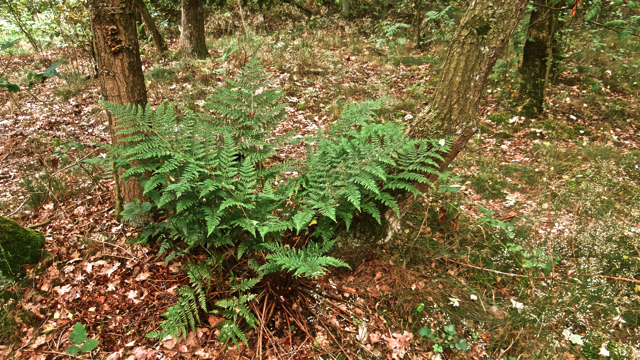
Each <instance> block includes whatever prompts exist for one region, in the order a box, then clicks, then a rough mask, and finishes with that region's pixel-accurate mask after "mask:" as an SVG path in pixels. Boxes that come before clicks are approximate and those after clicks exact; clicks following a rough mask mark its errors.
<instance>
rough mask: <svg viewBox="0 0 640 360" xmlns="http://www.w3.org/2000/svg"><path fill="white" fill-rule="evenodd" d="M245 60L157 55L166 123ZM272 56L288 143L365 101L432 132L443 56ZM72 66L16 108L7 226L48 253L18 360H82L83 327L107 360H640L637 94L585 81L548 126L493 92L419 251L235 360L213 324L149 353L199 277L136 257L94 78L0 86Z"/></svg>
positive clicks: (279, 328) (283, 320)
mask: <svg viewBox="0 0 640 360" xmlns="http://www.w3.org/2000/svg"><path fill="white" fill-rule="evenodd" d="M232 40H233V39H231V38H230V39H226V40H218V41H216V42H214V44H213V46H212V47H211V48H212V50H211V51H210V54H211V59H209V60H206V61H181V60H175V59H173V58H174V57H172V56H173V55H170V56H169V57H168V58H166V59H161V58H159V57H158V56H157V55H155V54H154V53H153V50H152V49H151V48H149V47H146V46H145V47H144V48H143V51H142V53H143V66H144V70H145V73H146V75H145V76H146V78H147V87H148V94H149V103H150V104H151V105H154V106H155V105H158V104H160V103H163V102H167V101H173V102H176V103H178V104H180V105H183V106H186V107H189V108H192V109H198V108H199V106H200V105H201V104H202V103H203V101H204V100H205V99H206V97H207V95H208V94H210V93H211V91H212V89H213V88H215V87H216V86H221V85H223V83H224V81H225V79H227V78H229V77H230V76H232V75H233V74H235V73H237V68H239V67H241V66H242V64H243V63H244V62H246V60H247V55H246V53H247V51H244V52H243V51H241V50H238V51H236V52H233V53H231V55H229V56H226V55H225V51H224V47H225V44H226V45H227V46H228V44H229V43H231V42H232ZM225 41H226V42H225ZM254 41H255V42H262V43H264V44H266V45H264V46H263V47H262V48H261V49H260V52H259V54H258V57H259V58H260V60H261V61H262V63H263V64H264V66H265V67H266V68H267V70H268V71H269V72H271V73H273V76H272V78H273V80H274V81H275V82H276V84H277V85H279V86H281V88H282V89H283V90H284V91H285V92H286V96H285V100H286V101H287V102H288V103H289V106H288V107H287V108H286V109H287V117H286V121H285V122H283V124H282V125H281V127H280V128H279V129H278V132H287V131H295V132H296V134H297V135H309V134H313V133H315V132H316V131H317V130H318V129H325V128H327V127H328V126H330V125H331V123H332V122H333V121H335V120H336V119H337V117H339V115H340V113H341V110H342V108H343V107H344V105H345V104H346V103H348V102H350V101H363V100H366V99H372V98H379V97H388V100H387V102H386V103H385V104H384V105H383V108H381V109H380V110H379V111H378V116H379V120H380V121H401V122H402V121H406V119H408V118H409V117H411V116H416V115H417V114H418V113H419V112H420V110H421V109H422V108H423V107H424V103H423V102H424V101H427V100H426V99H428V96H429V95H430V94H432V93H433V89H434V88H435V81H436V79H437V71H436V69H437V66H438V63H439V61H441V60H440V58H441V56H442V54H441V53H438V52H437V51H436V50H437V49H433V50H432V51H429V52H421V51H418V50H416V49H413V48H411V47H410V46H407V47H403V48H402V49H397V50H396V51H394V52H393V53H392V52H390V51H389V52H386V51H383V52H381V51H380V50H378V49H376V48H375V43H370V42H367V41H366V39H364V38H362V37H360V36H359V35H357V34H355V33H351V34H347V33H342V34H329V33H327V34H320V33H318V34H303V33H296V32H291V33H288V34H287V35H282V36H280V35H276V36H259V35H256V39H254ZM169 43H170V47H171V48H172V49H173V51H172V54H175V53H176V52H175V49H176V48H177V43H176V42H175V41H169ZM236 45H237V46H238V47H240V49H242V46H251V44H249V43H248V41H246V40H245V41H244V42H241V41H240V40H237V39H236ZM57 61H60V62H62V65H61V66H60V67H59V68H58V71H59V72H60V73H61V74H62V77H61V78H52V79H49V80H47V81H46V82H44V83H41V84H36V85H35V86H34V87H33V89H31V90H24V91H21V92H19V93H7V92H1V93H0V215H3V216H10V217H11V218H13V219H15V220H17V221H18V222H20V223H21V224H22V225H24V226H28V225H31V226H33V225H38V227H37V229H38V230H39V231H41V232H42V233H43V234H44V235H45V237H46V245H45V249H44V251H43V255H42V260H41V262H40V263H39V264H37V265H35V266H32V267H30V268H28V269H27V273H28V275H29V276H28V277H27V278H26V279H25V280H23V281H19V282H11V283H5V284H4V285H3V286H4V290H3V292H2V293H1V297H0V301H2V313H0V320H1V325H2V330H0V339H2V345H0V357H2V358H15V359H54V358H64V357H65V356H66V355H64V352H65V349H66V348H67V346H69V345H70V344H71V343H70V340H69V333H70V332H71V330H72V328H73V325H74V324H75V323H76V322H80V323H81V324H83V325H84V326H85V327H86V328H87V332H88V337H89V338H93V339H97V340H98V341H99V345H98V348H97V350H96V351H94V353H93V354H92V358H99V359H104V358H106V359H121V358H122V359H158V358H165V359H179V358H185V359H187V358H228V359H252V358H256V357H260V358H266V359H306V358H314V357H315V358H325V359H329V358H331V359H336V358H339V359H344V358H371V359H374V358H388V359H391V358H394V359H395V358H403V357H404V358H405V359H406V358H411V359H481V358H485V359H486V358H488V359H530V358H531V359H533V358H541V359H542V358H545V359H548V358H555V359H599V358H602V359H605V358H615V359H627V358H632V357H635V358H640V355H639V353H638V351H639V349H640V281H638V280H635V282H634V279H639V278H640V272H639V269H640V240H639V237H640V236H639V234H640V206H638V205H639V204H640V169H638V166H639V165H640V115H639V111H640V108H639V103H638V102H637V99H636V95H637V90H635V93H634V92H633V91H632V90H629V89H622V88H618V89H616V87H615V86H611V87H610V88H606V87H601V88H599V89H596V90H594V89H592V88H591V86H590V85H589V86H588V85H587V84H586V83H585V81H584V80H585V78H584V76H582V77H581V76H580V74H579V73H578V74H576V73H575V72H571V71H569V70H567V71H564V72H562V73H561V74H560V75H559V76H558V77H557V79H555V82H554V83H553V84H552V85H551V86H550V90H549V92H548V94H547V96H548V101H547V104H546V105H547V110H546V111H545V114H544V115H543V116H542V117H541V118H540V119H535V120H534V119H524V118H520V117H518V116H516V115H515V113H516V109H515V108H514V107H513V106H512V104H513V100H512V99H513V96H514V90H513V87H514V86H515V85H514V84H515V81H514V80H513V79H510V78H509V75H508V72H507V74H506V75H502V76H501V77H497V78H492V79H491V81H490V86H489V89H488V90H489V91H488V92H487V93H486V96H485V98H484V100H483V102H482V106H481V108H480V109H479V113H480V115H481V116H482V119H483V120H482V121H483V126H482V128H481V132H480V133H479V134H478V135H477V136H476V137H474V139H473V140H472V141H471V142H470V144H469V145H468V147H467V150H466V151H465V153H464V154H462V155H461V156H460V157H459V158H458V159H457V160H456V161H455V163H454V166H453V169H452V170H451V173H450V174H449V175H448V178H447V180H446V181H442V182H441V183H439V184H438V186H437V187H436V189H434V191H433V192H432V193H430V194H427V196H426V197H425V199H424V201H423V205H422V206H420V207H417V208H415V209H414V211H413V212H412V213H411V214H409V215H408V216H407V217H406V219H405V223H404V227H403V229H404V230H403V232H402V234H401V235H400V236H399V237H398V238H397V239H395V240H394V241H393V242H391V243H390V244H387V246H385V247H380V248H378V249H375V250H371V251H368V252H367V253H364V254H363V253H360V254H357V255H353V257H354V258H353V259H347V260H348V261H350V263H351V264H354V266H353V271H347V272H345V271H340V272H336V273H331V274H329V275H327V276H325V277H322V278H320V279H319V280H318V281H316V282H314V283H312V284H311V283H310V284H307V285H308V287H309V288H313V289H315V292H316V293H317V294H321V295H322V296H320V297H318V298H316V300H315V301H316V302H317V303H316V304H314V308H316V309H318V312H319V313H320V314H316V315H317V316H316V319H315V321H310V322H309V323H308V324H301V325H299V324H294V323H293V321H294V320H293V317H292V316H291V314H289V313H285V312H281V313H280V312H279V313H277V314H273V316H271V321H270V323H269V324H265V326H266V328H268V331H265V332H264V334H265V337H264V338H263V339H260V340H261V345H260V346H257V345H255V344H257V341H258V340H257V335H256V333H255V332H249V333H248V338H249V344H251V345H253V346H251V347H249V348H247V347H245V346H244V345H242V344H241V345H239V346H231V347H230V348H229V350H227V351H226V352H223V347H224V344H222V343H220V342H218V341H217V340H216V338H217V334H218V332H219V330H218V329H217V328H216V327H215V325H216V324H218V323H219V322H220V321H221V318H219V317H217V316H215V315H211V314H208V315H203V316H202V317H201V320H202V322H201V323H200V324H199V325H198V329H197V331H196V332H195V333H193V334H190V335H189V336H188V337H187V338H186V339H182V338H181V339H179V340H178V341H176V340H175V339H165V340H164V341H160V342H157V341H154V340H151V339H148V338H146V337H145V334H147V333H149V332H150V331H153V330H155V329H157V328H158V327H159V323H160V321H161V320H162V317H161V314H163V313H164V312H165V311H166V309H167V308H168V307H169V306H172V305H173V304H174V303H175V301H176V288H177V287H179V286H188V285H189V279H188V277H187V275H186V274H185V272H184V270H183V265H184V263H185V262H186V261H188V259H184V258H178V259H174V260H171V261H170V262H169V263H168V264H165V262H164V261H163V260H164V256H163V257H157V256H156V254H157V251H158V246H157V245H155V246H154V245H144V246H143V245H130V244H127V241H128V240H130V239H132V238H133V237H134V236H136V234H137V233H138V232H139V231H140V229H134V228H128V227H126V226H122V225H121V224H119V223H118V222H117V221H116V220H115V219H114V209H113V203H114V202H113V198H114V196H113V193H114V189H113V184H114V182H113V179H112V177H111V176H109V175H110V171H109V169H108V168H105V167H101V166H100V163H99V162H98V163H95V164H89V163H84V162H83V160H86V159H95V158H97V159H100V158H101V157H104V156H105V154H104V153H105V150H104V148H103V147H101V146H100V144H108V143H109V142H110V136H109V132H108V127H107V120H106V117H105V115H104V114H103V108H102V106H101V105H100V104H99V95H98V94H99V91H98V84H97V82H96V81H94V80H91V79H88V78H87V75H90V74H91V73H92V66H91V64H90V63H89V60H88V59H87V58H86V57H84V56H79V55H78V54H76V53H75V52H74V51H73V50H67V51H62V50H53V51H47V52H43V53H40V54H26V55H19V56H6V57H3V58H0V68H4V69H7V70H6V71H5V75H7V76H8V77H10V78H13V79H15V80H16V81H18V80H20V81H23V80H24V78H25V76H26V74H27V69H28V70H34V71H38V70H41V69H45V68H47V67H48V66H49V65H51V63H54V62H57ZM222 68H224V69H225V72H224V73H216V72H215V70H218V69H222ZM612 85H614V83H613V82H612ZM281 156H282V157H283V158H287V157H299V156H304V148H302V147H301V146H294V145H288V146H287V147H285V148H283V149H282V153H281ZM355 253H358V251H355ZM550 255H551V256H550ZM222 287H224V286H222ZM310 299H311V298H310ZM310 301H311V300H310ZM299 306H303V305H302V304H300V305H299ZM291 311H292V312H295V311H297V310H296V309H295V306H294V308H293V309H291ZM425 329H428V330H429V331H426V330H425ZM306 331H309V333H310V334H306V333H305V332H306ZM605 354H609V355H606V356H605ZM85 358H86V356H85Z"/></svg>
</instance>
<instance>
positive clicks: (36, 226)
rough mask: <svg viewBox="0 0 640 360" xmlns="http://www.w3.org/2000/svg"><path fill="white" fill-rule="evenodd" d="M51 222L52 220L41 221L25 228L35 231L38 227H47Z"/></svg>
mask: <svg viewBox="0 0 640 360" xmlns="http://www.w3.org/2000/svg"><path fill="white" fill-rule="evenodd" d="M51 221H53V218H51V219H49V220H45V221H43V222H41V223H39V224H33V225H29V226H27V228H29V229H37V228H39V227H43V226H47V225H49V224H50V223H51Z"/></svg>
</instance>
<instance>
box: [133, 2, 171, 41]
mask: <svg viewBox="0 0 640 360" xmlns="http://www.w3.org/2000/svg"><path fill="white" fill-rule="evenodd" d="M135 4H136V7H137V8H138V11H139V12H140V15H142V20H144V25H145V27H146V28H147V31H149V32H150V33H151V37H152V38H153V44H154V45H155V47H156V49H158V51H159V52H160V53H164V52H166V51H167V43H166V42H165V41H164V38H163V37H162V34H160V31H158V28H157V27H156V22H155V21H154V20H153V18H152V17H151V14H149V10H148V9H147V5H145V3H144V1H143V0H135Z"/></svg>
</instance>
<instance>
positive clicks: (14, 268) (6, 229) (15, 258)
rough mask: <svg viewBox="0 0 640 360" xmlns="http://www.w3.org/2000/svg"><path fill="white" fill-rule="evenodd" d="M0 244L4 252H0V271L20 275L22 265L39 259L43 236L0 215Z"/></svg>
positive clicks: (7, 274) (8, 274) (9, 274)
mask: <svg viewBox="0 0 640 360" xmlns="http://www.w3.org/2000/svg"><path fill="white" fill-rule="evenodd" d="M0 246H1V247H2V249H1V250H0V251H2V252H3V253H4V254H0V271H2V273H3V274H5V275H6V276H11V275H12V274H13V275H20V274H22V273H23V271H22V265H24V264H34V263H36V262H38V260H40V251H41V250H42V248H43V247H44V236H42V234H41V233H39V232H38V231H35V230H30V229H25V228H23V227H22V226H20V224H18V223H17V222H15V221H13V220H11V219H7V218H4V217H2V216H0ZM7 263H8V266H7ZM9 268H10V269H9ZM9 270H10V271H9Z"/></svg>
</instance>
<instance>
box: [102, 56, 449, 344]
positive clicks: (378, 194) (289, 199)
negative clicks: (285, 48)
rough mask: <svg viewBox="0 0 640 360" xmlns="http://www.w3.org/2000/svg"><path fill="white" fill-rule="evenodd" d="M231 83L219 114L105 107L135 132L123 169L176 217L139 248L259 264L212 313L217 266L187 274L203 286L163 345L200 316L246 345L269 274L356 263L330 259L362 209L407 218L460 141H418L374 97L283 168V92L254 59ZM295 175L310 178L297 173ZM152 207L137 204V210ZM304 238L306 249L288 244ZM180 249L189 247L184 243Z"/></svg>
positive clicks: (167, 326) (172, 322)
mask: <svg viewBox="0 0 640 360" xmlns="http://www.w3.org/2000/svg"><path fill="white" fill-rule="evenodd" d="M228 82H229V85H230V88H223V87H221V88H218V89H217V90H216V91H215V92H214V93H213V94H212V95H211V97H210V102H208V103H207V104H206V108H207V109H208V110H209V111H210V113H209V114H206V113H205V114H198V113H194V112H192V111H189V110H188V109H183V111H184V115H182V116H180V117H179V116H178V115H177V114H176V112H175V111H174V108H173V106H171V105H167V104H163V105H161V106H159V107H158V108H157V109H156V110H152V109H151V107H150V106H147V107H146V108H141V107H137V108H136V107H133V106H127V105H125V106H118V105H114V104H109V103H105V106H106V107H107V108H108V109H109V111H111V113H112V114H113V115H114V116H115V118H116V125H117V128H116V129H117V131H118V133H119V134H120V135H122V136H124V139H123V141H122V142H121V144H123V145H121V146H114V147H113V148H112V149H111V154H112V156H113V157H115V158H116V159H115V164H116V168H124V169H125V171H124V172H123V174H122V175H121V177H122V178H124V179H132V178H135V179H137V181H138V182H139V184H140V185H141V186H142V187H143V189H144V194H145V196H147V197H148V199H149V200H150V204H152V205H153V207H154V208H155V211H156V213H157V214H158V215H159V216H160V217H161V218H165V219H166V220H165V221H161V222H158V223H156V224H152V225H149V226H147V227H146V228H145V229H144V230H143V232H142V233H141V234H140V235H139V237H138V241H140V242H146V241H148V240H149V239H155V240H157V241H159V242H160V243H161V247H160V251H159V255H161V254H163V253H164V252H166V251H169V250H171V251H169V255H168V256H167V258H166V259H165V260H166V261H169V260H170V259H171V258H172V257H174V256H179V255H180V254H183V253H186V252H188V251H190V250H191V249H193V248H195V247H204V248H205V249H207V251H209V252H210V253H211V254H214V255H215V254H219V253H220V251H222V250H224V249H229V248H233V249H235V251H236V252H235V254H236V257H237V260H238V261H240V260H241V259H243V258H245V257H246V258H248V260H249V261H248V264H249V265H250V267H251V269H252V270H251V271H252V272H253V275H252V276H253V277H256V279H254V280H251V281H249V280H243V281H244V282H243V281H240V282H239V283H238V284H239V285H237V284H236V285H237V286H236V290H235V292H236V293H237V295H234V297H233V298H229V299H226V300H222V301H218V302H217V303H215V307H208V306H207V303H206V300H207V299H206V296H207V293H208V285H207V284H208V282H209V281H210V280H211V278H210V275H207V267H206V266H204V265H191V266H190V267H188V269H187V273H188V274H189V278H190V279H191V281H192V283H193V284H194V288H182V289H180V290H179V291H178V293H179V295H180V296H179V300H178V303H177V304H176V305H174V306H173V307H171V308H169V310H167V313H166V314H165V317H166V318H167V320H166V321H164V322H163V323H162V326H161V327H162V329H161V330H159V331H157V332H154V333H152V334H150V336H153V337H156V338H163V337H164V336H166V335H172V336H179V335H180V334H185V333H186V332H187V331H188V330H189V329H191V330H193V329H194V327H195V324H196V323H197V322H198V321H199V317H198V311H199V310H198V309H201V310H202V311H205V312H206V311H218V312H219V313H220V314H222V315H224V316H225V317H226V318H227V322H225V323H224V324H223V325H222V326H223V329H222V330H221V334H220V336H221V339H224V340H225V341H226V340H227V339H230V340H232V341H233V342H238V341H244V342H246V338H245V337H244V335H243V334H242V331H241V328H240V327H239V323H240V320H241V319H244V321H245V323H246V324H247V325H249V326H252V327H255V325H256V323H257V320H256V318H255V316H254V315H253V314H252V313H251V311H250V310H249V305H248V304H249V303H250V302H251V301H253V300H255V299H256V295H255V293H253V292H251V291H250V290H251V289H252V288H254V287H256V286H257V285H259V284H261V279H263V278H262V276H264V275H267V274H273V273H281V274H289V275H288V276H293V277H294V278H297V277H307V278H315V277H318V276H321V275H322V274H324V273H325V272H326V270H327V267H329V266H347V265H346V264H345V263H344V262H342V261H340V260H338V259H335V258H332V257H330V256H326V255H325V254H326V253H327V252H328V251H329V249H330V248H331V246H332V245H333V243H334V241H332V239H333V238H334V236H335V234H336V229H338V228H339V227H340V226H343V225H346V227H347V228H348V227H349V225H350V224H351V223H352V221H353V218H354V215H355V214H356V213H357V212H361V213H368V214H370V215H371V216H372V217H373V218H374V219H376V220H377V221H378V222H381V215H380V211H379V210H378V206H382V205H384V206H387V207H389V208H392V209H395V210H396V211H397V210H398V205H397V204H396V202H395V200H394V197H393V194H394V193H395V192H399V191H409V192H411V193H413V194H415V195H419V194H420V192H419V191H418V190H417V189H416V188H415V187H414V185H413V184H414V183H415V182H423V183H424V182H428V181H427V179H426V177H425V176H424V175H423V174H424V173H433V172H434V171H435V170H434V169H435V164H436V163H435V161H436V160H438V159H440V155H439V153H440V152H445V151H447V150H448V146H449V145H448V144H449V143H450V141H451V139H442V140H439V141H436V140H411V139H409V138H407V137H405V135H404V129H403V127H402V125H400V124H397V123H386V124H378V123H376V122H375V121H374V120H373V118H372V116H373V115H374V110H375V109H376V108H377V107H379V106H380V104H381V102H382V100H378V101H367V102H365V103H363V104H352V105H349V106H347V107H346V109H345V110H344V112H343V114H342V117H341V119H340V120H339V121H338V122H337V123H335V124H334V125H333V126H332V128H331V129H330V131H329V132H322V131H320V132H318V134H316V135H315V136H312V137H306V138H302V140H305V141H308V143H309V144H315V145H313V146H312V145H309V146H308V150H307V156H306V158H305V159H304V160H301V161H298V162H291V163H289V162H278V161H276V160H275V159H274V155H275V154H276V149H278V148H280V147H282V145H283V144H284V143H285V142H286V141H287V140H290V139H291V134H287V135H283V136H279V137H274V136H273V132H274V130H275V129H276V127H277V126H278V124H279V123H280V122H281V121H282V120H283V118H284V113H283V110H284V108H285V106H286V104H284V103H281V102H280V101H281V99H282V96H283V93H282V92H281V91H279V90H278V89H277V88H275V87H272V86H271V85H272V84H271V82H270V81H269V80H268V75H266V74H265V72H264V70H263V68H262V67H261V66H260V65H259V64H258V62H257V60H255V59H252V60H251V61H249V63H248V64H247V66H246V67H245V68H244V69H243V70H242V71H241V74H240V75H238V76H237V78H236V79H235V80H229V81H228ZM300 140H301V139H294V140H291V141H292V142H295V141H300ZM267 164H268V166H267ZM286 171H296V172H297V173H298V174H299V175H298V176H297V177H295V178H292V177H287V176H285V175H284V173H285V172H286ZM149 208H150V206H149V205H148V204H147V205H145V204H132V205H130V206H129V209H131V210H130V211H129V213H131V214H139V213H140V212H144V211H145V210H148V209H149ZM302 232H305V234H308V237H306V238H307V239H308V240H307V241H306V242H303V243H300V244H298V245H295V246H294V245H293V242H291V243H289V242H288V240H287V239H288V238H289V239H290V238H291V237H292V235H295V234H300V233H302ZM179 242H180V243H184V244H185V245H186V246H182V247H180V248H178V247H176V246H174V245H176V244H178V243H179ZM180 249H181V250H180ZM220 259H221V257H220ZM220 259H218V261H219V260H220ZM234 281H235V280H233V279H232V282H231V283H232V286H235V285H234V284H235V283H234ZM216 309H217V310H216ZM221 309H222V310H221Z"/></svg>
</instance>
